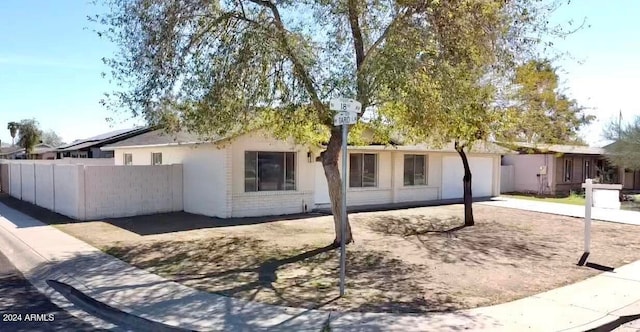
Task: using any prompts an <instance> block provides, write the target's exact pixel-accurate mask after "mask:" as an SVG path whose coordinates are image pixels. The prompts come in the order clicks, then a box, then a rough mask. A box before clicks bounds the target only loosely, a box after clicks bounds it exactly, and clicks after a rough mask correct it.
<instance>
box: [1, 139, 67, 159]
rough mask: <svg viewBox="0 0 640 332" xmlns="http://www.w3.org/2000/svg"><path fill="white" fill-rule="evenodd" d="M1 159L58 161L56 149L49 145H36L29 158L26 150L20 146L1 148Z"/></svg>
mask: <svg viewBox="0 0 640 332" xmlns="http://www.w3.org/2000/svg"><path fill="white" fill-rule="evenodd" d="M0 159H56V149H55V148H54V147H52V146H50V145H48V144H44V143H40V144H36V145H35V146H34V148H33V151H32V153H31V154H29V155H28V156H27V154H26V153H25V149H24V148H22V147H19V146H12V147H2V148H0Z"/></svg>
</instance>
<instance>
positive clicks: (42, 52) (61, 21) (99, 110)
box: [0, 0, 640, 146]
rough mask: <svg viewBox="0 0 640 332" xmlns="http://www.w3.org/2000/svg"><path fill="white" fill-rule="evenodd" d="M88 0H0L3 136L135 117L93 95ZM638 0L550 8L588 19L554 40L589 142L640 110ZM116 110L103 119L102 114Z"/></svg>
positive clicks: (95, 62)
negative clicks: (22, 128) (586, 116)
mask: <svg viewBox="0 0 640 332" xmlns="http://www.w3.org/2000/svg"><path fill="white" fill-rule="evenodd" d="M103 10H104V9H103V8H99V7H96V6H95V5H92V4H90V3H88V2H87V1H86V0H56V1H50V0H2V1H0V125H1V127H0V140H1V141H2V142H10V141H11V137H10V136H9V132H8V130H6V129H5V128H6V123H7V122H9V121H19V120H21V119H27V118H35V119H36V120H38V122H39V123H40V126H41V128H42V129H43V130H54V131H55V132H57V133H58V134H59V135H60V136H62V138H63V139H64V140H65V141H67V142H71V141H73V140H75V139H80V138H86V137H90V136H95V135H98V134H101V133H104V132H107V131H110V130H114V129H121V128H128V127H133V126H134V125H140V124H142V121H141V120H137V119H129V117H128V116H126V115H124V114H126V113H121V114H112V113H111V112H110V111H108V110H106V109H105V108H104V107H102V106H101V105H100V103H99V101H100V99H101V98H102V97H103V94H104V93H105V92H109V91H111V90H112V89H113V87H112V86H111V85H110V84H109V83H108V81H107V80H106V79H104V78H102V77H101V73H102V72H104V71H107V70H108V68H106V67H105V66H104V65H103V64H102V61H101V58H103V57H109V56H111V55H112V54H113V53H114V51H115V45H112V44H110V43H109V42H108V41H106V40H104V39H100V38H99V37H98V36H97V35H96V34H95V32H92V31H91V28H93V27H94V26H93V25H92V24H91V23H90V22H88V21H87V16H88V15H93V14H96V13H99V12H101V11H103ZM638 14H640V1H638V0H615V1H597V0H580V1H577V0H574V1H571V3H570V4H569V5H568V6H563V7H561V8H560V9H559V10H557V11H556V12H555V13H554V14H553V16H552V21H554V22H566V21H568V20H574V21H576V22H582V20H583V19H584V18H586V24H587V27H585V28H583V29H581V30H580V31H578V32H576V33H574V34H572V35H570V36H568V37H567V38H565V39H563V40H556V41H555V42H554V47H555V49H556V51H560V52H566V53H568V54H569V56H565V57H563V58H561V59H560V60H559V61H558V62H556V65H557V66H558V67H559V68H560V69H559V74H560V79H561V81H562V83H563V87H564V88H565V89H566V91H565V93H566V94H568V95H569V96H570V97H572V98H574V99H576V100H577V101H578V102H579V103H580V104H581V105H583V106H585V107H588V112H589V113H590V114H593V115H596V117H597V118H598V120H597V121H596V122H595V123H593V124H592V125H590V126H588V127H585V128H583V130H582V131H581V134H582V136H583V138H585V139H586V141H587V142H588V143H589V144H591V145H594V146H600V145H603V144H604V143H606V142H605V141H604V140H603V139H602V135H601V133H602V129H601V126H602V124H603V123H606V122H608V121H610V120H611V119H612V118H617V116H618V114H619V112H622V115H623V121H625V120H631V119H632V118H633V117H634V116H635V115H640V105H638V103H637V102H636V100H635V98H636V95H638V94H639V93H640V89H639V86H640V20H639V19H638V18H637V16H638ZM108 117H112V118H115V121H113V122H107V121H106V118H108Z"/></svg>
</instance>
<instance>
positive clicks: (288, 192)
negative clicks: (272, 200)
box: [234, 190, 310, 196]
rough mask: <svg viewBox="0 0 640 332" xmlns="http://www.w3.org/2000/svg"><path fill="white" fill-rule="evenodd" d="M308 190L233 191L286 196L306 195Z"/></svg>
mask: <svg viewBox="0 0 640 332" xmlns="http://www.w3.org/2000/svg"><path fill="white" fill-rule="evenodd" d="M309 193H310V191H301V190H264V191H242V192H239V193H234V196H238V195H241V196H286V195H306V194H309Z"/></svg>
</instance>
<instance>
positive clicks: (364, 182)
mask: <svg viewBox="0 0 640 332" xmlns="http://www.w3.org/2000/svg"><path fill="white" fill-rule="evenodd" d="M377 163H378V155H377V154H373V153H351V154H349V187H352V188H360V187H377V186H378V183H377V182H378V181H377V178H378V177H377V166H378V165H377Z"/></svg>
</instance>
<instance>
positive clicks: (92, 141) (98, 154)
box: [57, 127, 151, 158]
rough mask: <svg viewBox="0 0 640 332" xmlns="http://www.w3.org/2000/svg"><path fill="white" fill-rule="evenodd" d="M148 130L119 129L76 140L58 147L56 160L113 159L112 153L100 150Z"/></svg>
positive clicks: (148, 129) (146, 128)
mask: <svg viewBox="0 0 640 332" xmlns="http://www.w3.org/2000/svg"><path fill="white" fill-rule="evenodd" d="M150 130H151V128H148V127H142V128H133V129H120V130H116V131H111V132H108V133H105V134H101V135H98V136H94V137H89V138H85V139H81V140H76V141H74V142H72V143H70V144H67V145H63V146H61V147H59V148H58V149H57V153H58V158H113V152H112V151H102V150H100V148H101V147H103V146H105V145H107V144H112V143H116V142H119V141H121V140H124V139H127V138H131V137H133V136H136V135H140V134H142V133H146V132H148V131H150Z"/></svg>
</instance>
